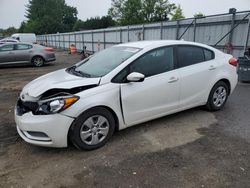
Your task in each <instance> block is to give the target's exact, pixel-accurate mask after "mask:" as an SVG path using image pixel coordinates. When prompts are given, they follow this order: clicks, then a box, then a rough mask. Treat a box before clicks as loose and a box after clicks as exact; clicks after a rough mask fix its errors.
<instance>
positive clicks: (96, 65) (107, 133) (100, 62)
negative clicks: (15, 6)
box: [15, 41, 237, 150]
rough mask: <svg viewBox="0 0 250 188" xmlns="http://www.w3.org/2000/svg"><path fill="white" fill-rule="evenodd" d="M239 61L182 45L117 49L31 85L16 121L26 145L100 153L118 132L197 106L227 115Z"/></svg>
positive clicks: (136, 44)
mask: <svg viewBox="0 0 250 188" xmlns="http://www.w3.org/2000/svg"><path fill="white" fill-rule="evenodd" d="M236 67H237V60H236V59H234V58H233V57H232V56H231V55H228V54H225V53H223V52H221V51H218V50H216V49H214V48H212V47H210V46H207V45H203V44H198V43H192V42H185V41H141V42H134V43H127V44H120V45H117V46H114V47H111V48H108V49H106V50H103V51H101V52H99V53H96V54H94V55H93V56H91V57H90V58H88V59H86V60H84V61H82V62H80V63H78V64H76V65H75V66H73V67H70V68H68V69H63V70H59V71H56V72H52V73H49V74H47V75H45V76H42V77H40V78H38V79H36V80H34V81H32V82H30V83H29V84H28V85H26V86H25V87H24V88H23V90H22V92H21V94H20V99H19V100H18V102H17V106H16V110H15V121H16V124H17V130H18V133H19V134H20V136H21V137H22V138H23V139H24V140H25V141H26V142H28V143H31V144H35V145H39V146H48V147H67V145H68V138H69V140H71V142H72V143H73V144H74V145H75V146H76V147H77V148H80V149H86V150H92V149H96V148H99V147H101V146H103V145H104V144H105V143H106V142H107V141H108V140H109V139H110V137H111V136H112V135H113V133H114V131H115V130H121V129H125V128H127V127H130V126H132V125H136V124H139V123H142V122H146V121H149V120H152V119H155V118H159V117H162V116H166V115H168V114H173V113H176V112H179V111H183V110H186V109H189V108H193V107H196V106H202V105H205V106H206V107H207V109H208V110H211V111H216V110H220V109H222V108H223V106H224V105H225V103H226V101H227V98H228V96H229V95H230V94H231V93H232V92H233V90H234V89H235V86H236V84H237V73H236Z"/></svg>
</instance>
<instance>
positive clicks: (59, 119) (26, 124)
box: [15, 112, 74, 148]
mask: <svg viewBox="0 0 250 188" xmlns="http://www.w3.org/2000/svg"><path fill="white" fill-rule="evenodd" d="M15 121H16V126H17V131H18V133H19V135H20V136H21V137H22V139H23V140H25V141H26V142H28V143H30V144H34V145H38V146H45V147H57V148H62V147H67V146H68V131H69V128H70V126H71V124H72V122H73V121H74V119H73V118H70V117H67V116H64V115H61V114H53V115H33V114H32V112H29V113H25V114H23V115H22V116H19V115H17V113H16V112H15Z"/></svg>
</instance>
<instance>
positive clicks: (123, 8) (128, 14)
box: [108, 0, 176, 25]
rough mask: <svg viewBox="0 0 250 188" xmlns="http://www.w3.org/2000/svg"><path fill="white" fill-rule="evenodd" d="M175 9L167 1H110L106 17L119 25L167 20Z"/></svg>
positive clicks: (173, 5)
mask: <svg viewBox="0 0 250 188" xmlns="http://www.w3.org/2000/svg"><path fill="white" fill-rule="evenodd" d="M175 9H176V6H175V4H171V3H169V1H168V0H112V5H111V8H110V9H109V11H108V15H109V16H111V17H112V18H113V19H114V20H115V21H117V22H118V24H120V25H128V24H139V23H149V22H155V21H163V20H168V19H169V18H168V16H169V15H170V14H171V13H172V12H173V10H175Z"/></svg>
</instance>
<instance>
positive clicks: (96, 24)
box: [73, 16, 116, 31]
mask: <svg viewBox="0 0 250 188" xmlns="http://www.w3.org/2000/svg"><path fill="white" fill-rule="evenodd" d="M114 25H116V22H115V21H114V20H113V19H112V18H111V17H110V16H103V17H101V18H100V17H95V18H90V19H87V20H86V21H82V20H77V22H76V23H75V26H74V29H73V30H74V31H79V30H88V29H101V28H107V27H111V26H114Z"/></svg>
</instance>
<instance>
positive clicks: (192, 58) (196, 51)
mask: <svg viewBox="0 0 250 188" xmlns="http://www.w3.org/2000/svg"><path fill="white" fill-rule="evenodd" d="M177 58H178V64H179V67H180V68H181V67H186V66H190V65H194V64H197V63H201V62H203V61H205V56H204V52H203V48H200V47H196V46H189V45H187V46H178V47H177Z"/></svg>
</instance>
